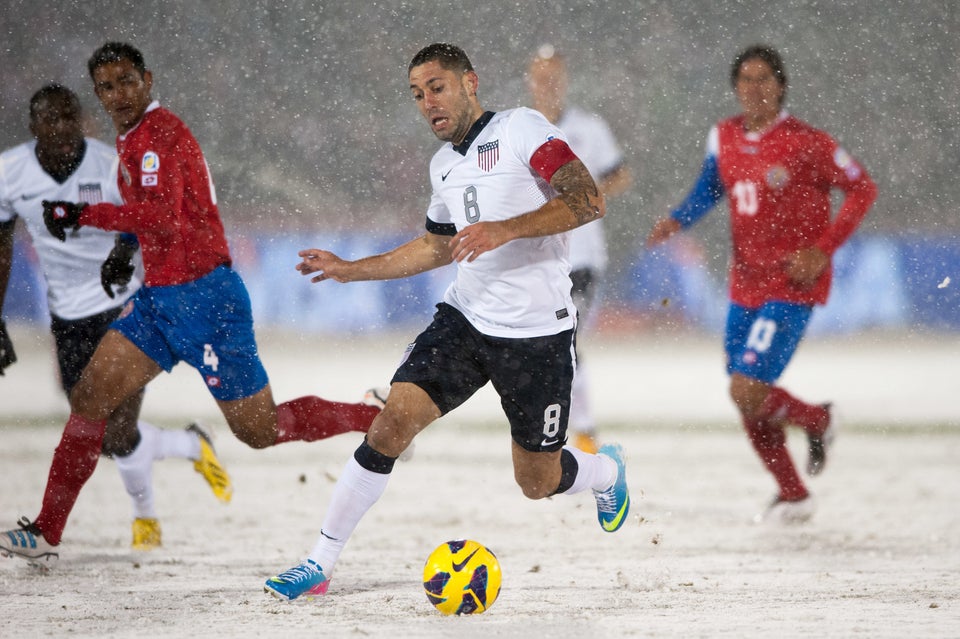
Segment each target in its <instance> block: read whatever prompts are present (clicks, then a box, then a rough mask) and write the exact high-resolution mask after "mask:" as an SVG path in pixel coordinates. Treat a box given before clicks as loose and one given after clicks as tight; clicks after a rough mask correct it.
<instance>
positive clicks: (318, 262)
mask: <svg viewBox="0 0 960 639" xmlns="http://www.w3.org/2000/svg"><path fill="white" fill-rule="evenodd" d="M297 255H299V256H300V257H301V258H303V261H302V262H300V263H299V264H297V270H298V271H300V274H301V275H311V274H312V273H319V275H315V276H313V277H311V278H310V281H311V282H314V283H316V282H322V281H324V280H334V281H335V282H349V281H350V277H349V273H348V269H349V264H350V262H347V261H346V260H341V259H340V258H339V257H337V256H336V255H334V254H333V253H331V252H330V251H322V250H320V249H305V250H303V251H300V252H299V253H297Z"/></svg>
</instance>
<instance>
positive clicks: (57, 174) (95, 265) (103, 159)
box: [0, 84, 233, 550]
mask: <svg viewBox="0 0 960 639" xmlns="http://www.w3.org/2000/svg"><path fill="white" fill-rule="evenodd" d="M30 132H31V133H32V134H33V137H34V139H33V140H31V141H29V142H25V143H23V144H20V145H18V146H15V147H13V148H11V149H8V150H7V151H4V152H3V153H2V154H0V311H2V309H3V297H4V293H5V292H6V289H7V284H8V280H9V275H10V267H11V262H12V257H13V233H14V226H15V224H16V220H17V218H20V219H22V220H23V222H24V224H25V225H26V229H27V231H28V233H29V235H30V238H31V240H32V242H33V246H34V249H35V250H36V252H37V255H38V257H39V260H40V267H41V269H42V271H43V276H44V279H45V280H46V284H47V302H48V306H49V310H50V316H51V318H50V329H51V332H52V333H53V336H54V340H55V343H56V351H57V361H58V363H59V368H60V381H61V384H62V386H63V389H64V391H65V392H66V393H67V395H69V394H70V391H71V389H72V388H73V386H74V385H75V384H76V382H77V380H78V379H79V378H80V373H81V371H82V370H83V368H84V367H85V366H86V364H87V362H88V361H89V360H90V357H91V356H92V355H93V352H94V349H95V348H96V346H97V344H98V343H99V342H100V338H101V337H102V336H103V334H104V333H105V332H106V330H107V327H108V326H109V325H110V323H111V322H112V321H113V320H114V319H115V318H116V317H117V316H118V315H120V313H121V312H122V310H123V308H124V305H125V304H126V302H127V299H128V298H129V297H130V296H131V295H133V293H134V292H135V291H136V290H137V289H138V288H139V287H140V285H141V284H142V281H141V276H140V274H139V273H138V272H136V271H138V270H139V269H138V268H137V267H136V266H137V265H136V264H135V261H139V260H138V259H136V260H135V257H136V251H137V244H136V237H135V236H129V237H121V236H120V235H118V234H116V233H109V232H106V231H102V230H100V229H97V228H94V227H86V226H85V227H78V228H77V229H75V230H74V231H73V232H72V234H71V236H70V241H69V242H61V241H59V240H58V239H56V238H55V237H53V236H52V235H51V234H50V232H49V231H48V230H47V228H46V226H45V225H44V222H43V207H42V205H41V202H42V201H43V200H69V201H72V202H86V203H89V204H96V203H98V202H101V201H103V202H114V203H119V202H121V198H120V193H119V191H118V189H117V174H116V171H117V165H116V151H114V149H113V148H112V147H110V146H108V145H106V144H104V143H103V142H100V141H99V140H96V139H93V138H85V137H84V135H83V126H82V112H81V107H80V101H79V99H78V98H77V96H76V94H74V93H73V92H72V91H71V90H70V89H68V88H66V87H64V86H62V85H59V84H50V85H46V86H44V87H43V88H41V89H40V90H39V91H37V92H36V93H35V94H34V95H33V97H32V98H31V100H30ZM0 342H6V343H9V336H8V335H7V333H6V329H5V326H4V325H3V323H2V322H0ZM9 348H10V351H11V352H12V349H13V347H12V345H10V346H9ZM0 368H2V364H0ZM142 401H143V392H140V393H137V394H135V395H133V396H132V397H130V398H129V399H128V400H127V401H125V402H124V403H123V404H122V405H121V406H120V408H118V409H117V410H116V411H115V412H114V413H113V414H112V416H111V417H110V419H111V420H117V421H118V423H120V422H126V423H130V422H133V423H136V424H137V427H136V428H130V429H124V430H125V431H129V432H130V434H131V437H128V438H126V439H124V438H120V437H115V438H113V439H111V438H109V437H108V438H105V439H104V442H103V447H102V449H101V451H102V453H103V454H104V455H108V456H111V457H113V458H114V460H115V461H116V462H117V468H118V470H119V471H120V476H121V478H122V479H123V484H124V487H125V488H126V490H127V492H128V493H129V494H130V497H131V500H132V502H133V515H134V519H133V542H132V546H133V547H134V548H135V549H137V550H151V549H153V548H155V547H157V546H159V545H161V529H160V523H159V520H158V518H157V513H156V507H155V504H154V494H153V484H152V481H151V469H152V465H153V462H154V460H159V459H164V458H165V457H182V458H186V459H192V460H194V467H195V468H196V470H197V471H198V472H200V473H201V474H202V475H203V477H204V479H206V480H207V482H208V483H209V484H210V486H211V488H212V489H213V491H214V494H215V495H216V496H217V497H218V498H219V499H221V500H222V501H229V500H230V497H231V494H232V491H233V488H232V486H231V484H230V478H229V476H228V475H227V473H226V472H225V471H224V469H223V467H222V465H221V464H220V462H219V460H218V459H217V458H216V455H215V453H214V451H213V448H212V447H211V445H210V441H209V438H208V436H207V434H206V433H204V432H203V431H202V430H201V429H200V428H199V426H197V425H196V424H191V425H190V426H188V427H187V428H186V429H185V430H182V431H170V430H164V429H160V428H157V427H155V426H153V425H151V424H149V423H147V422H144V421H137V420H138V416H139V413H140V406H141V403H142ZM111 430H112V431H117V432H119V431H120V430H121V429H111Z"/></svg>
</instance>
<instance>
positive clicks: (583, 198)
mask: <svg viewBox="0 0 960 639" xmlns="http://www.w3.org/2000/svg"><path fill="white" fill-rule="evenodd" d="M550 185H551V186H552V187H553V188H555V189H556V190H557V193H559V194H560V200H562V201H563V203H564V204H566V205H567V207H568V208H569V209H570V212H571V213H573V216H574V218H576V225H575V226H574V227H571V228H575V227H576V226H583V225H584V224H587V223H588V222H592V221H594V220H599V219H600V218H601V217H603V216H604V214H605V213H606V210H607V209H606V204H605V202H604V199H603V194H601V193H600V189H599V188H597V184H596V182H594V181H593V178H592V177H591V176H590V172H589V171H587V167H585V166H584V165H583V162H581V161H580V160H574V161H572V162H567V163H566V164H564V165H563V166H561V167H560V168H559V169H557V172H556V173H554V174H553V178H552V179H551V180H550ZM564 230H569V229H564Z"/></svg>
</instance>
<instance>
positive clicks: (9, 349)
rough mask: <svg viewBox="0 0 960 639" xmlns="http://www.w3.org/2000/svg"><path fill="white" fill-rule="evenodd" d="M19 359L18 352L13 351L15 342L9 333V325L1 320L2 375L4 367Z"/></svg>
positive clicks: (0, 371) (0, 364)
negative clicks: (11, 339)
mask: <svg viewBox="0 0 960 639" xmlns="http://www.w3.org/2000/svg"><path fill="white" fill-rule="evenodd" d="M15 361H17V354H16V353H14V352H13V342H11V341H10V335H8V334H7V325H6V323H4V321H3V320H0V375H3V369H5V368H6V367H7V366H9V365H10V364H13V363H14V362H15Z"/></svg>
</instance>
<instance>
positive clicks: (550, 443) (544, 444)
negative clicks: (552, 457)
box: [540, 439, 559, 448]
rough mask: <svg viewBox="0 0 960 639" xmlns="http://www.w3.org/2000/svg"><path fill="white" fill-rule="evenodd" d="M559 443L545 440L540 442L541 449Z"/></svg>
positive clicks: (554, 440) (553, 440)
mask: <svg viewBox="0 0 960 639" xmlns="http://www.w3.org/2000/svg"><path fill="white" fill-rule="evenodd" d="M558 441H559V440H556V439H545V440H543V441H542V442H540V447H541V448H543V447H544V446H553V445H554V444H556V443H557V442H558Z"/></svg>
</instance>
